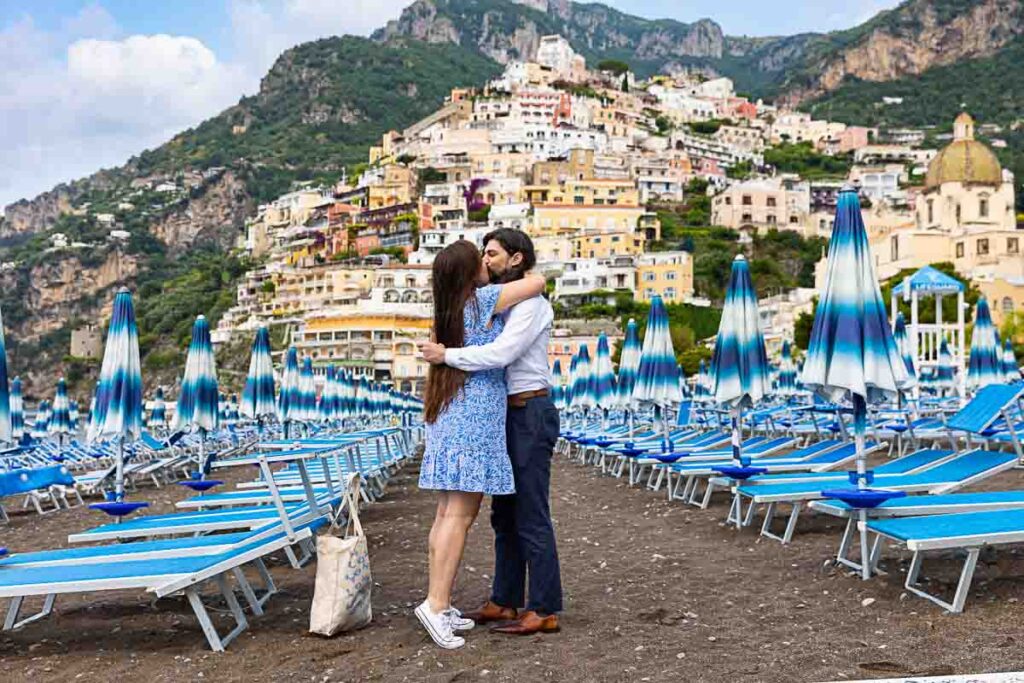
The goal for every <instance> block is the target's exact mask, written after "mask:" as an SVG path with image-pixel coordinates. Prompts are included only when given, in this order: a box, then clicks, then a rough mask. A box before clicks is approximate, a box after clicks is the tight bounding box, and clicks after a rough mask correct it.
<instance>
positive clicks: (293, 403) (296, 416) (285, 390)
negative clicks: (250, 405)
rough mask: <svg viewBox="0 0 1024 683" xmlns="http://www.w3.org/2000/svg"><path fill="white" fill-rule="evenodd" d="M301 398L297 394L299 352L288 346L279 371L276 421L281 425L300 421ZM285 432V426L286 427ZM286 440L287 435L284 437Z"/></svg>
mask: <svg viewBox="0 0 1024 683" xmlns="http://www.w3.org/2000/svg"><path fill="white" fill-rule="evenodd" d="M301 403H302V397H301V395H300V394H299V352H298V350H297V349H296V348H295V347H294V346H289V347H288V351H287V353H286V354H285V361H284V368H283V369H282V370H281V390H280V394H279V395H278V402H277V419H278V420H280V421H281V423H282V424H285V425H287V424H288V423H291V422H295V421H297V420H300V419H302V417H301V416H302V405H301ZM286 430H287V426H286ZM285 438H287V434H286V435H285Z"/></svg>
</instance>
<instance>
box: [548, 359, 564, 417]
mask: <svg viewBox="0 0 1024 683" xmlns="http://www.w3.org/2000/svg"><path fill="white" fill-rule="evenodd" d="M564 383H565V378H564V377H562V361H560V360H559V359H557V358H556V359H555V363H554V365H552V366H551V400H552V402H553V403H554V404H555V407H556V408H558V409H559V410H565V408H566V406H565V386H564Z"/></svg>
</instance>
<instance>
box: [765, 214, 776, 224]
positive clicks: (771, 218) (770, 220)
mask: <svg viewBox="0 0 1024 683" xmlns="http://www.w3.org/2000/svg"><path fill="white" fill-rule="evenodd" d="M766 218H767V221H768V225H775V222H776V221H775V214H773V213H770V214H768V216H767V217H766Z"/></svg>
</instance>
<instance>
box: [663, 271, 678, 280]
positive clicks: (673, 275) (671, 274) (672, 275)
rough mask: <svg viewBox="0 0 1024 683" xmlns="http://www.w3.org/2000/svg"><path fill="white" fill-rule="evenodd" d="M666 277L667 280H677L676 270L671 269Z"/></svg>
mask: <svg viewBox="0 0 1024 683" xmlns="http://www.w3.org/2000/svg"><path fill="white" fill-rule="evenodd" d="M665 279H666V280H675V279H676V271H674V270H670V271H668V272H667V273H665Z"/></svg>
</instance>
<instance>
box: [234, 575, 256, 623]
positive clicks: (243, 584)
mask: <svg viewBox="0 0 1024 683" xmlns="http://www.w3.org/2000/svg"><path fill="white" fill-rule="evenodd" d="M231 574H232V575H233V576H234V577H235V581H237V582H238V588H239V589H240V590H241V591H242V597H244V598H245V601H246V602H247V603H249V607H251V608H252V613H253V614H254V615H256V616H257V617H260V616H263V603H261V602H260V600H259V598H257V597H256V592H255V591H254V590H253V589H252V586H251V585H250V584H249V581H248V580H246V578H245V572H243V571H242V568H241V567H234V568H232V570H231Z"/></svg>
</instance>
